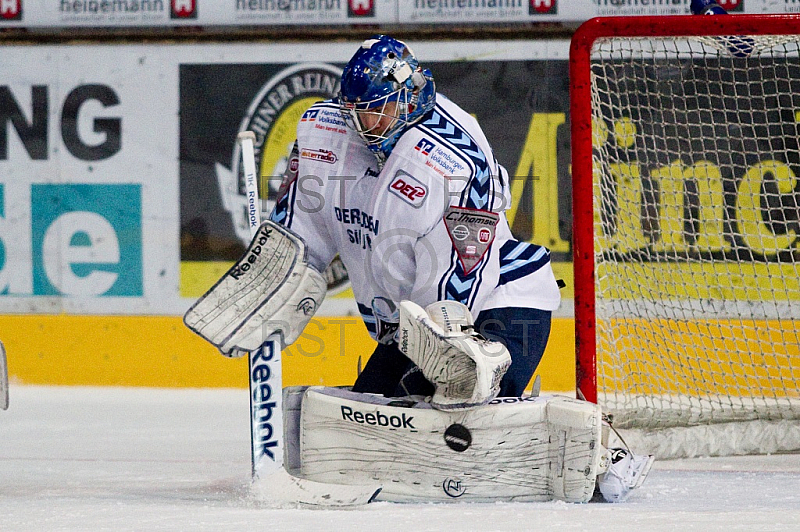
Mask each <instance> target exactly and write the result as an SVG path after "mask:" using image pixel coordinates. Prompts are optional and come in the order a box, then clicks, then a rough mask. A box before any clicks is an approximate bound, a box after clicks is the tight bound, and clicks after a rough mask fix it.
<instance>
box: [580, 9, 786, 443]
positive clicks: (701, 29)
mask: <svg viewBox="0 0 800 532" xmlns="http://www.w3.org/2000/svg"><path fill="white" fill-rule="evenodd" d="M570 85H571V88H570V99H571V105H570V115H571V118H570V120H571V128H572V187H573V220H574V224H573V255H574V268H575V270H574V271H575V320H576V364H577V386H578V389H579V390H580V392H581V393H582V394H583V396H585V397H586V399H587V400H590V401H593V402H598V403H599V404H601V406H603V408H604V410H607V411H610V412H611V413H613V414H614V415H615V417H617V419H619V420H620V423H621V425H622V426H624V427H630V428H645V429H662V428H669V427H683V426H693V425H709V424H719V423H731V422H752V421H756V422H760V421H764V422H767V423H775V422H777V423H784V422H789V424H790V427H789V428H790V430H791V431H798V423H797V420H798V419H800V392H799V391H798V390H800V347H799V346H800V288H799V287H798V278H800V266H798V264H800V238H798V235H800V207H799V206H798V205H800V180H798V177H797V176H800V144H799V143H798V140H797V139H798V136H800V135H798V133H799V132H800V128H799V127H798V123H800V16H794V15H730V16H663V17H609V18H596V19H592V20H590V21H588V22H586V23H585V24H583V25H582V26H581V27H580V28H579V29H578V30H577V31H576V33H575V34H574V36H573V38H572V43H571V49H570ZM784 424H785V423H784ZM792 435H793V436H800V434H798V433H797V432H793V434H792ZM761 445H762V443H761V442H758V443H754V444H753V445H752V446H753V448H752V449H751V450H750V451H749V452H759V451H760V450H762V448H761V447H760V446H761ZM788 445H789V448H788V450H792V449H800V438H799V439H798V442H795V443H790V444H788ZM774 450H775V449H772V450H766V451H763V452H773V451H774ZM779 450H787V448H786V447H785V446H781V447H780V449H779ZM736 452H737V454H738V453H739V452H741V449H739V450H737V451H736ZM678 454H680V453H678ZM685 454H691V453H685ZM706 454H715V453H713V452H711V453H709V452H708V451H707V450H706ZM716 454H729V453H725V452H720V453H716Z"/></svg>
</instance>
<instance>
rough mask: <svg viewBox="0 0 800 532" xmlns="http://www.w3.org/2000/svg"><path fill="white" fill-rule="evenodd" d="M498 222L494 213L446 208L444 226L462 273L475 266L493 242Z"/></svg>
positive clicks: (498, 217)
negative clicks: (456, 254) (459, 262)
mask: <svg viewBox="0 0 800 532" xmlns="http://www.w3.org/2000/svg"><path fill="white" fill-rule="evenodd" d="M499 220H500V215H499V214H497V213H496V212H491V211H481V210H477V209H467V208H465V207H448V208H447V210H446V211H445V213H444V224H445V226H446V227H447V232H448V234H449V235H450V240H451V241H452V242H453V248H455V250H456V253H458V258H459V260H461V266H462V268H463V269H464V273H469V272H471V271H472V270H473V269H474V268H475V266H477V265H478V264H479V263H480V262H481V260H482V259H483V256H484V255H486V251H487V250H488V249H489V246H490V245H491V244H492V242H493V241H494V234H495V228H496V227H497V222H498V221H499Z"/></svg>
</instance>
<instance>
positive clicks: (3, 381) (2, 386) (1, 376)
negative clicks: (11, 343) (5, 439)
mask: <svg viewBox="0 0 800 532" xmlns="http://www.w3.org/2000/svg"><path fill="white" fill-rule="evenodd" d="M0 409H3V410H8V365H7V363H6V348H5V346H4V345H3V342H0Z"/></svg>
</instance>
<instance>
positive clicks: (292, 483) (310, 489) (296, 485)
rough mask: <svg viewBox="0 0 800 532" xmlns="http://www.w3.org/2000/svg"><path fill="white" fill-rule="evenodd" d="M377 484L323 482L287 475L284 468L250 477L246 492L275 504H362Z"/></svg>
mask: <svg viewBox="0 0 800 532" xmlns="http://www.w3.org/2000/svg"><path fill="white" fill-rule="evenodd" d="M380 491H381V487H380V486H378V485H373V486H351V485H344V484H325V483H323V482H316V481H313V480H306V479H302V478H297V477H293V476H291V475H290V474H289V473H288V472H287V471H286V470H285V469H284V468H282V467H281V468H279V469H277V470H275V471H274V472H272V473H269V474H268V475H265V476H263V477H258V478H255V479H254V480H253V484H252V486H251V489H250V495H251V497H252V499H253V500H255V501H256V502H259V503H261V504H266V505H268V506H276V507H286V506H298V505H299V506H318V507H334V508H335V507H340V508H344V507H350V506H362V505H364V504H367V503H369V502H372V501H373V500H375V497H377V496H378V493H380Z"/></svg>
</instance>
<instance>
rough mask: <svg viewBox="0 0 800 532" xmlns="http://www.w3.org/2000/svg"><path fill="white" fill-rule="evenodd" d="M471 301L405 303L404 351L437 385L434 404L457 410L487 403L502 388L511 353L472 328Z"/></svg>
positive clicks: (401, 331) (401, 345)
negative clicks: (469, 302) (469, 307)
mask: <svg viewBox="0 0 800 532" xmlns="http://www.w3.org/2000/svg"><path fill="white" fill-rule="evenodd" d="M473 325H474V322H473V319H472V315H471V314H470V311H469V309H468V308H467V307H466V305H463V304H462V303H459V302H457V301H437V302H436V303H433V304H431V305H429V306H428V307H427V308H426V309H423V308H422V307H420V306H419V305H417V304H416V303H413V302H411V301H403V302H401V303H400V328H399V331H398V347H399V349H400V351H401V352H402V353H403V354H405V355H406V356H407V357H408V358H410V359H411V360H412V361H413V362H414V363H415V364H416V365H417V366H419V368H420V370H421V371H422V374H423V375H425V378H426V379H428V380H429V381H430V382H431V383H432V384H433V385H434V386H435V387H436V392H435V393H434V395H433V398H432V399H431V406H433V407H434V408H438V409H440V410H457V409H467V408H474V407H477V406H481V405H485V404H486V403H488V402H489V401H491V400H492V399H494V398H495V397H497V394H498V393H499V391H500V380H501V379H502V378H503V375H505V372H506V370H507V369H508V367H509V366H510V365H511V355H510V354H509V353H508V350H507V349H506V347H505V346H504V345H503V344H501V343H499V342H490V341H488V340H486V339H485V338H483V337H482V336H480V335H479V334H477V333H476V332H475V331H474V329H473Z"/></svg>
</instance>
